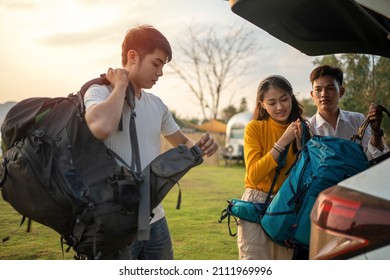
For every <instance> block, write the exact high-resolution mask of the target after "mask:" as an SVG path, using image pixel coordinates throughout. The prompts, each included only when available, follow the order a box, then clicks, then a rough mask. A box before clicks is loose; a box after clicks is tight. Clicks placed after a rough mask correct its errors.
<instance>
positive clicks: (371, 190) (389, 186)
mask: <svg viewBox="0 0 390 280" xmlns="http://www.w3.org/2000/svg"><path fill="white" fill-rule="evenodd" d="M389 172H390V159H387V160H384V161H383V162H381V163H378V164H377V165H374V166H372V167H370V168H369V169H367V170H365V171H363V172H360V173H359V174H356V175H355V176H352V177H350V178H348V179H345V180H343V181H341V182H340V183H338V185H339V186H342V187H345V188H350V189H354V190H357V191H359V192H362V193H366V194H369V195H372V196H377V197H380V198H383V199H387V200H389V201H390V182H389ZM386 175H387V176H386ZM389 219H390V217H389Z"/></svg>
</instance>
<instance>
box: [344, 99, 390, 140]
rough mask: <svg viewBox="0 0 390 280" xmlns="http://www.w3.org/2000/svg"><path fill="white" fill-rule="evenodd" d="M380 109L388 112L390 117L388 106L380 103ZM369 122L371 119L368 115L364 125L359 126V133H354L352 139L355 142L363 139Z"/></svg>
mask: <svg viewBox="0 0 390 280" xmlns="http://www.w3.org/2000/svg"><path fill="white" fill-rule="evenodd" d="M378 109H379V110H380V111H381V112H385V113H386V114H387V116H388V117H389V118H390V112H389V110H388V109H387V108H386V107H384V106H382V105H378ZM369 123H370V119H369V118H368V117H366V119H365V120H364V122H363V123H362V125H361V126H359V128H358V131H357V134H355V135H353V136H352V137H351V139H350V140H351V141H354V142H356V140H359V141H362V140H363V137H364V133H365V132H366V129H367V127H368V125H369Z"/></svg>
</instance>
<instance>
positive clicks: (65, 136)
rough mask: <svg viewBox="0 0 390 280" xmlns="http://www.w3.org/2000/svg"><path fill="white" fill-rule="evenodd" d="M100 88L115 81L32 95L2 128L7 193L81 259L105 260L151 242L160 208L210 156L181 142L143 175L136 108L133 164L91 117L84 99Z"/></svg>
mask: <svg viewBox="0 0 390 280" xmlns="http://www.w3.org/2000/svg"><path fill="white" fill-rule="evenodd" d="M92 84H100V85H102V84H109V81H108V80H107V79H106V78H105V76H104V75H101V77H100V78H97V79H93V80H91V81H89V82H88V83H86V84H85V85H84V86H83V87H82V88H81V90H80V91H78V92H77V93H75V94H70V95H69V96H68V97H57V98H45V97H38V98H29V99H26V100H23V101H20V102H19V103H17V104H16V105H15V106H14V107H12V108H11V109H10V111H9V112H8V114H7V115H6V117H5V120H4V122H3V124H2V127H1V134H2V151H3V155H2V159H1V166H0V189H1V193H2V197H3V199H4V200H5V201H7V202H9V203H10V204H11V206H12V207H13V208H14V209H15V210H16V211H18V212H19V213H20V214H21V215H23V220H24V218H26V217H27V218H29V219H30V220H33V221H36V222H38V223H41V224H43V225H46V226H48V227H50V228H52V229H54V230H55V231H56V232H58V233H59V234H60V236H61V240H62V242H61V246H63V245H64V244H65V245H67V246H68V250H69V249H70V248H73V250H74V251H75V252H76V253H77V254H76V256H75V258H80V257H81V256H82V257H83V258H87V259H104V258H107V257H109V256H110V255H112V254H114V253H116V252H117V251H118V250H119V249H121V248H122V247H124V246H126V245H128V244H130V243H131V242H132V241H134V240H135V239H138V240H147V239H148V238H149V222H150V219H151V215H152V209H153V208H154V207H155V206H157V205H158V204H159V203H160V202H161V201H162V200H163V198H164V197H165V195H166V194H167V193H168V192H169V190H170V189H171V188H172V187H173V186H174V185H175V184H176V183H178V181H179V179H180V178H182V177H183V176H184V175H185V174H186V173H187V172H188V171H189V170H190V169H191V168H192V167H194V166H197V165H199V164H201V163H202V162H203V157H202V151H201V150H200V148H199V147H198V146H194V147H193V148H191V149H188V148H187V147H185V146H182V145H181V146H179V147H177V148H173V149H171V150H169V151H167V152H166V153H164V154H162V155H160V156H159V157H157V158H156V159H155V160H153V161H152V162H151V163H150V164H149V165H148V166H147V167H146V168H145V169H144V170H143V171H141V170H140V164H139V150H138V142H137V137H136V130H135V121H134V118H135V113H134V111H133V112H132V117H131V120H130V133H131V135H132V137H131V138H132V140H130V142H131V145H132V150H133V151H135V152H133V153H132V154H133V162H132V164H131V166H128V165H126V164H125V163H124V161H123V160H122V159H121V158H120V157H119V156H118V155H116V154H115V153H114V152H113V151H112V150H110V149H108V148H107V147H106V145H105V144H104V143H103V142H102V141H101V140H99V139H97V138H95V137H94V136H93V135H92V133H91V132H90V130H89V128H88V126H87V124H86V122H85V120H84V109H85V108H84V102H83V96H84V94H85V92H86V90H87V89H88V88H89V87H90V86H91V85H92ZM132 91H133V88H132V85H131V84H129V87H128V90H127V97H126V98H127V101H128V103H129V105H130V106H131V108H132V109H134V102H133V101H134V94H133V92H132ZM130 142H129V143H130ZM118 161H121V162H122V164H118ZM179 195H180V193H179Z"/></svg>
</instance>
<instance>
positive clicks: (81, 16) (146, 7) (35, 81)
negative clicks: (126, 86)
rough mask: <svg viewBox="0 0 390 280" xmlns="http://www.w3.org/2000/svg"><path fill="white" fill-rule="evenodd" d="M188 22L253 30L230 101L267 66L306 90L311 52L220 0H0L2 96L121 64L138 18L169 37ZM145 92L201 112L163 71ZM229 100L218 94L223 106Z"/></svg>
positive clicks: (26, 93) (303, 93)
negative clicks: (246, 66)
mask: <svg viewBox="0 0 390 280" xmlns="http://www.w3.org/2000/svg"><path fill="white" fill-rule="evenodd" d="M189 23H195V24H199V25H202V26H203V25H204V26H208V25H210V26H216V27H219V26H221V27H222V28H223V27H226V26H227V25H230V24H237V25H240V24H243V23H245V24H246V25H247V26H248V28H250V29H253V30H254V34H255V35H256V36H258V38H259V45H260V48H259V51H258V53H257V54H255V56H254V59H255V60H257V61H258V63H257V65H258V66H257V68H256V71H255V72H256V73H254V75H253V76H252V77H243V78H242V79H247V80H246V82H244V83H243V84H245V87H243V88H242V89H241V90H240V95H239V96H237V97H236V99H234V100H233V102H236V105H237V104H238V103H239V102H240V100H241V98H242V97H246V99H247V101H248V103H249V106H250V109H252V106H253V104H254V100H255V94H256V88H257V85H258V83H259V81H260V80H261V79H262V78H263V77H265V76H268V75H270V74H280V75H284V76H285V77H286V78H287V79H289V80H290V81H291V82H292V84H293V87H294V91H295V92H299V93H300V95H299V96H298V98H301V97H309V90H310V83H309V79H308V75H309V73H310V71H311V69H312V67H313V63H312V62H313V60H314V59H315V57H309V56H306V55H304V54H302V53H300V52H299V51H297V50H295V49H294V48H292V47H289V46H288V45H286V44H284V43H282V42H281V41H279V40H277V39H275V38H274V37H272V36H270V35H269V34H267V33H266V32H264V31H263V30H261V29H259V28H257V27H255V26H253V25H252V24H250V23H246V21H245V20H243V19H242V18H240V17H239V16H237V15H235V14H234V13H233V12H232V11H231V10H230V5H229V2H228V1H223V0H165V1H163V0H147V1H146V0H131V1H128V0H113V1H103V0H55V1H52V0H35V1H32V0H30V1H28V0H20V1H11V0H2V1H1V2H0V34H1V37H0V42H1V44H0V50H1V52H0V69H1V75H0V84H1V94H0V103H5V102H7V101H20V100H22V99H24V98H27V97H32V96H53V97H54V96H65V95H67V94H68V93H70V92H73V91H77V90H78V89H79V88H80V87H81V86H82V84H83V83H84V82H86V81H87V80H90V79H92V78H95V77H97V76H98V75H99V74H100V73H103V72H106V70H107V69H108V67H113V68H115V67H120V66H121V63H120V48H121V43H122V40H123V37H124V35H125V32H126V31H127V30H128V29H129V28H131V27H132V26H134V25H137V24H151V25H153V26H155V27H156V28H157V29H159V30H160V31H161V32H162V33H163V34H164V35H165V36H166V37H167V38H168V40H169V41H170V42H171V44H172V48H173V56H174V57H175V41H176V40H177V38H178V36H179V35H180V34H183V30H184V27H185V26H186V25H188V24H189ZM148 91H150V92H153V93H155V94H156V95H158V96H160V97H161V98H162V99H163V100H164V102H165V103H166V104H167V105H168V107H169V108H170V110H172V111H175V112H176V113H177V114H178V115H179V116H181V117H184V118H187V117H193V116H199V114H200V110H199V109H198V107H197V103H196V99H195V98H194V97H193V96H192V94H191V93H190V92H189V90H187V89H186V88H185V86H184V85H181V86H180V81H178V80H177V78H176V77H173V76H169V75H165V76H164V77H163V78H162V79H160V80H159V82H158V83H157V85H156V86H154V87H153V88H152V89H151V90H148ZM228 102H229V100H228V99H227V98H225V99H224V100H222V108H223V107H226V106H227V105H228Z"/></svg>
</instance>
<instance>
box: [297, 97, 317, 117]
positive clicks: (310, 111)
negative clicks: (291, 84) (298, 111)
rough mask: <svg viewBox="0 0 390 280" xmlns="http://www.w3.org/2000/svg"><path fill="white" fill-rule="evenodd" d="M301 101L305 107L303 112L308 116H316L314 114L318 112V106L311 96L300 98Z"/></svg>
mask: <svg viewBox="0 0 390 280" xmlns="http://www.w3.org/2000/svg"><path fill="white" fill-rule="evenodd" d="M299 103H300V104H301V105H302V107H303V114H304V115H305V117H306V118H310V117H312V116H314V114H315V113H316V112H317V107H316V105H315V104H314V102H313V100H312V99H311V98H304V99H302V100H300V101H299Z"/></svg>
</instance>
